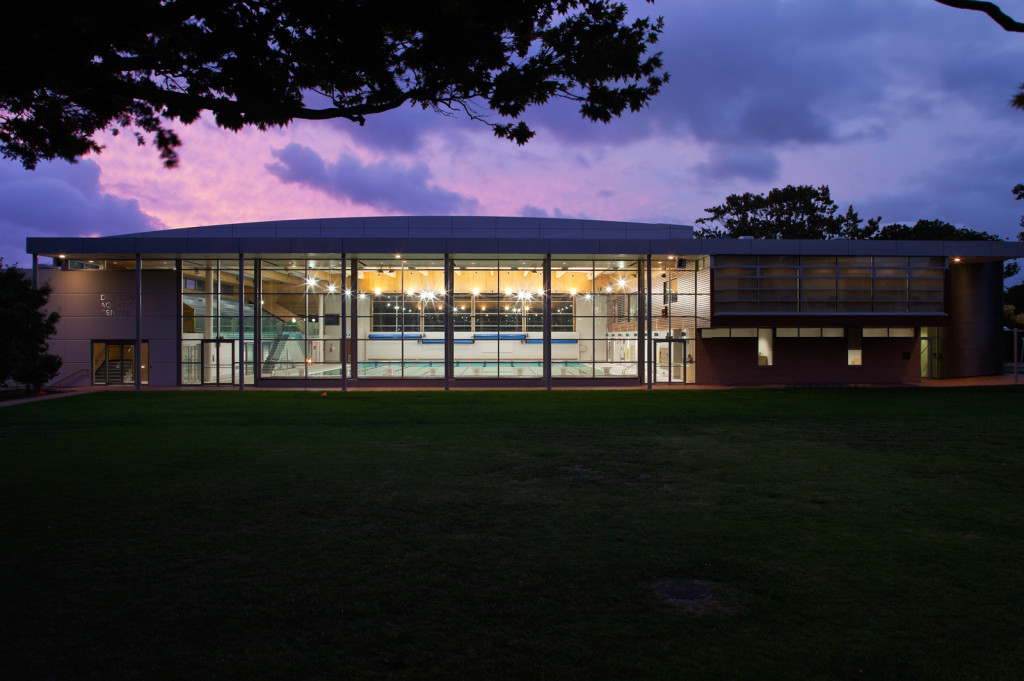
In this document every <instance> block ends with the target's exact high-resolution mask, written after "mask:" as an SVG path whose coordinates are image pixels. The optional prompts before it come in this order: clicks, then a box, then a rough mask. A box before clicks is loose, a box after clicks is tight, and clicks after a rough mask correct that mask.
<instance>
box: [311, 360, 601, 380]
mask: <svg viewBox="0 0 1024 681" xmlns="http://www.w3.org/2000/svg"><path fill="white" fill-rule="evenodd" d="M358 372H359V376H360V377H365V378H380V377H401V378H443V377H444V362H406V363H404V364H403V363H402V362H379V361H378V362H359V367H358ZM551 374H552V376H593V375H595V372H594V367H593V366H592V365H590V364H586V363H583V362H555V363H553V364H552V366H551ZM597 374H598V375H601V374H602V371H601V370H600V367H599V370H598V371H597ZM340 375H341V368H336V369H328V370H326V371H323V372H320V373H318V374H316V376H318V377H326V376H340ZM453 375H454V377H456V378H474V377H481V378H488V377H490V378H495V377H498V376H500V377H502V378H506V377H507V378H543V377H544V364H543V362H511V361H510V362H459V361H456V362H455V365H454V374H453Z"/></svg>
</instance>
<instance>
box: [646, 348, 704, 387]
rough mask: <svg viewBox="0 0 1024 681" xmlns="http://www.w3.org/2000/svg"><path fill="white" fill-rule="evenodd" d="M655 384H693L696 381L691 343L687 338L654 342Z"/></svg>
mask: <svg viewBox="0 0 1024 681" xmlns="http://www.w3.org/2000/svg"><path fill="white" fill-rule="evenodd" d="M653 359H654V382H655V383H693V382H695V379H696V372H695V371H694V365H693V357H692V356H691V354H690V341H689V339H685V338H657V339H655V340H654V358H653Z"/></svg>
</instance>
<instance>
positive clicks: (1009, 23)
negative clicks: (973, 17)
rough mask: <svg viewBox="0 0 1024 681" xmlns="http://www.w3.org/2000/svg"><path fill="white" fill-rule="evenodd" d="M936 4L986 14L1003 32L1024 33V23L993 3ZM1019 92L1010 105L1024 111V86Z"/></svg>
mask: <svg viewBox="0 0 1024 681" xmlns="http://www.w3.org/2000/svg"><path fill="white" fill-rule="evenodd" d="M935 2H937V3H939V4H941V5H947V6H949V7H955V8H957V9H967V10H973V11H975V12H984V13H985V14H987V15H988V16H989V17H991V18H992V20H993V21H994V22H996V23H997V24H999V25H1000V26H1001V27H1002V28H1003V30H1005V31H1010V32H1011V33H1024V23H1022V22H1020V21H1017V20H1016V19H1014V18H1013V17H1011V16H1009V15H1008V14H1006V13H1005V12H1003V10H1002V9H1000V8H999V5H996V4H995V3H993V2H982V1H979V0H935ZM1017 90H1018V92H1017V94H1016V95H1014V97H1013V99H1011V100H1010V103H1011V104H1012V105H1013V106H1014V107H1015V108H1017V109H1024V84H1022V85H1021V86H1020V87H1019V88H1017Z"/></svg>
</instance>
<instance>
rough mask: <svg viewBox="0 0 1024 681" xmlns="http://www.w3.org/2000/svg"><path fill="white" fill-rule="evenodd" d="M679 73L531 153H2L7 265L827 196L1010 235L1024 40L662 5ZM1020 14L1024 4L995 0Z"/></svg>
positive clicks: (809, 2) (484, 145) (310, 126)
mask: <svg viewBox="0 0 1024 681" xmlns="http://www.w3.org/2000/svg"><path fill="white" fill-rule="evenodd" d="M630 4H631V7H633V8H634V11H635V13H636V14H641V15H650V14H654V15H662V16H664V17H665V32H664V34H663V36H662V39H661V42H660V43H659V46H658V49H660V51H662V52H663V56H664V60H665V65H666V70H667V71H668V72H669V73H670V74H671V81H670V82H669V83H668V84H667V85H666V86H665V88H664V89H663V91H662V93H661V94H660V95H659V96H658V97H657V98H656V99H655V100H653V101H652V103H651V104H650V106H649V107H647V108H646V109H644V110H643V111H641V112H639V113H635V114H628V115H626V116H625V117H623V118H620V119H616V120H614V121H613V122H611V123H609V124H607V125H605V124H601V123H592V122H589V121H586V120H584V119H582V118H581V117H580V116H579V114H578V112H577V111H576V108H575V107H574V106H572V105H571V104H570V103H565V102H557V103H554V104H548V105H546V106H544V107H540V108H537V109H534V110H531V111H530V112H528V114H527V116H526V120H527V122H528V123H529V124H530V125H531V127H533V128H534V130H535V131H536V132H537V135H536V137H535V138H534V139H533V140H532V141H531V142H530V143H528V144H527V145H525V146H522V147H520V146H516V145H515V144H514V143H512V142H509V141H507V140H499V139H497V138H495V137H494V136H493V135H492V133H491V131H490V129H489V128H487V127H486V126H484V125H482V124H479V123H475V122H472V121H468V120H464V119H460V118H452V117H445V116H440V115H438V114H435V113H433V112H431V111H421V110H415V109H402V110H398V111H394V112H389V113H386V114H381V115H378V116H377V117H375V118H370V119H369V120H368V121H367V123H366V125H365V126H362V127H360V126H358V125H356V124H353V123H351V122H348V121H327V122H305V121H302V122H297V123H294V124H292V125H290V126H288V127H286V128H281V129H274V130H269V131H266V132H260V131H257V130H245V131H242V132H240V133H232V132H229V131H224V130H219V129H217V128H216V127H215V126H214V125H212V124H211V123H209V122H208V120H204V119H200V121H198V122H197V123H195V124H193V125H190V126H182V125H176V126H175V129H176V130H177V131H178V133H179V135H180V136H181V138H182V140H183V141H184V147H183V148H182V149H181V151H180V158H181V162H180V166H179V167H178V168H176V169H171V170H168V169H165V168H164V167H163V166H162V165H161V163H160V159H159V156H158V154H157V151H156V149H155V148H154V147H152V146H144V147H139V146H136V145H135V143H134V141H133V140H132V139H130V136H129V135H121V136H118V137H116V138H115V137H104V138H102V139H101V143H102V144H103V145H104V147H105V148H104V150H103V151H102V153H100V154H98V155H96V154H93V155H90V156H87V157H85V158H83V159H81V160H80V161H79V162H78V163H76V164H68V163H65V162H52V163H42V164H40V165H39V166H38V167H37V168H36V170H34V171H28V170H25V169H23V168H22V167H21V165H20V164H18V163H17V162H15V161H11V160H7V159H0V257H3V259H4V261H5V262H6V263H7V264H12V263H15V262H20V263H21V264H23V265H27V264H29V263H30V259H31V258H30V257H29V256H26V255H25V239H26V238H27V237H35V236H97V235H107V234H124V233H129V232H140V231H146V230H152V229H168V228H175V227H190V226H197V225H209V224H222V223H237V222H250V221H259V220H284V219H298V218H321V217H345V216H376V215H448V214H454V215H503V216H528V217H529V216H550V217H567V218H588V219H598V220H629V221H636V222H652V223H672V224H693V223H694V221H695V220H696V219H697V218H700V217H702V216H703V215H705V213H704V209H705V208H709V207H711V206H715V205H718V204H720V203H723V202H724V200H725V198H726V197H727V196H728V195H730V194H738V193H744V192H754V193H763V192H767V191H768V190H770V189H771V188H772V187H783V186H785V185H788V184H794V185H799V184H811V185H815V186H818V185H828V186H829V187H830V189H831V193H832V197H833V199H834V200H835V201H836V203H838V204H839V205H840V208H841V210H842V211H845V210H846V207H847V206H848V205H852V206H853V207H854V208H855V209H856V210H857V211H858V212H859V213H860V215H861V217H863V218H868V217H876V216H877V217H881V218H882V222H883V224H890V223H895V222H902V223H909V224H913V223H914V222H916V221H917V220H919V219H937V220H945V221H947V222H951V223H954V224H956V225H960V226H966V227H969V228H971V229H976V230H983V231H987V232H990V233H993V234H998V235H1000V236H1002V237H1004V238H1006V239H1014V238H1016V235H1017V233H1018V232H1019V231H1020V229H1021V228H1020V225H1019V221H1020V218H1021V215H1022V214H1024V202H1018V201H1015V199H1014V196H1013V194H1012V191H1011V190H1012V187H1013V186H1014V185H1016V184H1017V183H1019V182H1024V136H1022V134H1021V133H1022V132H1024V111H1018V110H1015V109H1013V108H1012V107H1010V106H1009V103H1008V102H1009V99H1010V97H1012V96H1013V95H1014V94H1015V92H1016V89H1017V86H1018V85H1019V84H1021V83H1022V82H1024V34H1013V33H1007V32H1005V31H1003V30H1002V29H1001V28H1000V27H999V26H998V25H997V24H996V23H995V22H993V21H992V20H991V19H989V18H988V17H987V16H985V15H983V14H981V13H978V12H968V11H964V10H957V9H953V8H950V7H946V6H944V5H940V4H938V3H936V2H934V1H932V0H828V1H827V2H822V0H758V2H756V3H752V2H749V0H671V1H670V0H660V1H659V2H656V3H655V4H654V5H648V4H646V3H643V2H631V3H630ZM1000 4H1001V7H1002V8H1003V9H1004V11H1006V12H1007V13H1008V14H1010V15H1012V16H1014V17H1015V18H1017V19H1020V20H1024V0H1011V1H1007V2H1002V3H1000Z"/></svg>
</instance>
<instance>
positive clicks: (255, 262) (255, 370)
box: [252, 258, 263, 388]
mask: <svg viewBox="0 0 1024 681" xmlns="http://www.w3.org/2000/svg"><path fill="white" fill-rule="evenodd" d="M261 373H263V261H262V260H260V259H259V258H253V259H252V384H253V386H254V387H256V388H258V387H260V374H261Z"/></svg>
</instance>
